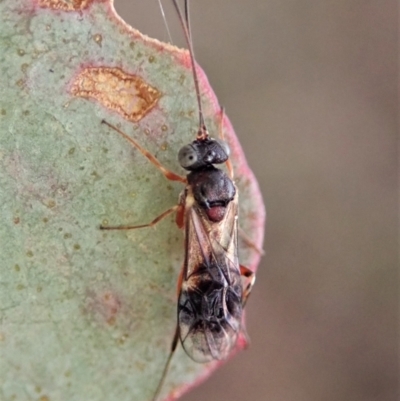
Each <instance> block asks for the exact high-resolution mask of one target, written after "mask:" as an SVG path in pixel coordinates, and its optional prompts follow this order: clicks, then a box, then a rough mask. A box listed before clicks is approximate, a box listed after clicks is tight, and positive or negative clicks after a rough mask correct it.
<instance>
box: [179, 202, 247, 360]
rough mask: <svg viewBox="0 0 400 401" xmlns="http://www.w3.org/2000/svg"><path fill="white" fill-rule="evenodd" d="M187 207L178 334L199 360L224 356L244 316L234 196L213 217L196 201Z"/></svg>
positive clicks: (190, 354)
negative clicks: (218, 217)
mask: <svg viewBox="0 0 400 401" xmlns="http://www.w3.org/2000/svg"><path fill="white" fill-rule="evenodd" d="M188 201H189V204H191V206H190V207H188V208H186V215H185V225H186V226H185V228H186V255H185V262H184V268H183V281H182V288H181V291H180V294H179V301H178V324H179V331H180V339H181V343H182V346H183V348H184V349H185V351H186V353H187V354H188V355H189V356H190V357H191V358H192V359H194V360H195V361H197V362H208V361H211V360H221V359H225V358H226V357H227V356H228V355H229V353H230V351H231V350H232V348H233V347H234V346H235V344H236V340H237V336H238V332H239V330H240V323H241V316H242V285H241V278H240V268H239V262H238V257H237V198H235V199H234V200H233V201H231V202H230V203H229V205H228V207H227V210H226V214H225V217H224V219H223V220H222V221H221V222H219V223H211V222H209V220H208V219H207V218H206V216H205V215H204V214H203V212H202V210H201V209H200V208H199V207H198V206H197V204H196V203H194V202H190V199H189V200H188Z"/></svg>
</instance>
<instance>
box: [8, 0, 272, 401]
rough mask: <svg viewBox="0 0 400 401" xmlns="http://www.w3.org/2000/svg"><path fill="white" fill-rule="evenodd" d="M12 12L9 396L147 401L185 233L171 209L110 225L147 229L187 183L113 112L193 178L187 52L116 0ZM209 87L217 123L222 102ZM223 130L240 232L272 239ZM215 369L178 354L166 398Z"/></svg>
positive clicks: (208, 112) (26, 0)
mask: <svg viewBox="0 0 400 401" xmlns="http://www.w3.org/2000/svg"><path fill="white" fill-rule="evenodd" d="M0 16H1V17H0V19H1V20H0V54H1V63H0V68H1V74H0V77H1V78H0V163H1V168H0V185H1V187H0V188H1V190H0V204H1V226H0V260H1V261H2V263H1V266H0V321H1V326H0V398H1V399H2V400H13V399H15V400H32V399H40V400H68V401H74V400H76V401H78V400H79V401H80V400H96V401H98V400H117V399H118V400H120V401H121V400H149V399H151V397H152V395H153V393H154V390H155V388H156V386H157V383H158V380H159V379H160V377H161V372H162V369H163V366H164V363H165V361H166V358H167V355H168V351H169V348H170V342H171V340H172V335H173V332H174V326H175V318H176V310H175V309H176V288H175V287H176V282H177V277H178V274H179V270H180V268H181V264H182V260H183V252H184V250H183V233H182V232H181V231H180V230H178V228H177V227H176V225H175V224H174V221H173V218H172V217H171V218H167V219H166V220H164V221H162V222H160V223H159V224H158V225H157V226H156V227H155V228H152V229H143V230H137V231H130V232H128V231H125V232H103V231H100V230H99V225H100V224H106V223H107V222H108V223H109V224H111V225H119V224H128V223H132V224H140V223H146V222H149V221H151V220H152V219H153V218H154V217H155V216H157V215H158V214H160V213H161V212H163V211H164V210H166V209H168V208H169V207H171V206H172V205H174V204H176V202H177V199H178V195H179V192H180V191H181V190H182V186H181V185H179V184H178V183H171V182H169V181H167V180H166V179H165V178H164V177H163V176H162V174H160V173H159V172H158V171H157V170H156V169H155V168H154V166H153V165H152V164H151V163H149V161H148V160H146V159H145V158H144V157H143V156H142V155H141V154H140V153H139V152H138V151H137V150H136V149H133V148H132V147H131V146H130V145H129V143H127V141H126V140H124V138H122V137H121V136H119V135H118V134H116V133H115V132H114V131H111V130H110V129H109V128H107V127H106V126H104V125H102V124H101V120H102V119H106V120H107V121H109V122H111V123H114V124H118V125H119V126H120V128H121V129H122V130H124V131H125V132H126V133H128V134H129V135H131V136H132V137H134V138H135V139H136V140H137V141H138V142H139V143H140V144H141V145H142V146H144V147H145V148H146V149H148V150H149V151H150V152H152V153H153V154H154V155H155V156H156V157H157V158H158V159H159V160H160V162H161V163H163V164H164V165H165V166H166V167H167V168H169V169H171V170H173V171H175V172H177V173H178V174H183V171H182V170H181V169H180V168H179V165H178V162H177V157H176V155H177V150H178V149H180V147H181V146H183V145H184V144H187V143H189V142H190V141H192V140H193V139H194V135H195V132H196V128H197V105H196V98H195V93H194V89H193V80H192V76H191V70H190V63H189V58H188V54H187V52H186V51H183V50H179V49H177V48H175V47H173V46H171V45H168V44H165V43H161V42H158V41H157V40H154V39H149V38H148V37H146V36H144V35H142V34H140V33H139V32H138V31H136V30H134V29H132V28H131V27H129V26H128V25H126V24H125V23H124V22H123V21H122V20H121V19H120V18H119V17H118V16H117V15H116V14H115V11H114V9H113V6H112V4H111V3H110V2H109V1H106V0H103V1H100V0H98V1H93V0H92V1H90V0H86V1H85V0H80V1H79V0H75V1H67V0H35V1H34V0H18V1H16V0H5V1H4V0H3V1H1V2H0ZM200 81H201V82H200V86H201V88H202V93H203V103H204V108H205V116H206V122H207V125H208V127H209V130H210V131H211V132H218V127H219V120H220V119H219V115H220V114H219V106H218V102H217V100H216V98H215V96H214V94H213V92H212V90H211V88H210V87H209V85H208V83H207V80H206V77H205V76H204V74H203V73H201V74H200ZM223 128H224V131H225V133H226V135H227V137H228V140H229V143H230V145H231V148H232V160H233V165H234V169H235V174H236V177H237V178H236V182H237V185H238V187H239V189H240V194H241V206H240V211H241V216H240V225H241V227H242V228H243V229H244V231H245V232H247V233H248V234H249V236H250V237H251V238H252V240H253V241H254V242H255V243H256V244H258V245H261V243H262V236H263V225H264V209H263V204H262V199H261V196H260V192H259V189H258V186H257V183H256V181H255V179H254V177H253V175H252V173H251V171H250V170H249V168H248V166H247V164H246V161H245V158H244V155H243V153H242V151H241V149H240V146H239V144H238V141H237V139H236V137H235V135H234V133H233V130H232V127H231V125H230V123H229V121H228V120H227V119H225V120H224V127H223ZM240 259H241V262H242V263H243V264H245V265H247V266H249V267H250V268H252V269H253V270H254V269H255V268H256V265H257V263H258V260H259V255H258V254H257V253H256V252H254V250H252V249H251V248H249V247H248V246H246V245H245V244H240ZM242 345H243V344H242ZM240 346H241V344H239V345H238V347H239V348H240ZM216 365H217V364H215V363H212V364H208V365H201V364H196V363H195V362H193V361H191V360H190V359H189V358H188V357H187V356H186V355H185V353H184V352H183V351H182V349H181V348H178V352H177V353H176V355H175V356H174V358H173V362H172V366H171V370H170V372H169V374H168V377H167V380H166V383H165V387H164V389H163V392H162V394H164V397H167V395H168V394H169V396H168V397H169V398H168V399H170V400H172V399H175V398H176V397H178V396H179V395H180V394H181V393H183V392H184V391H185V390H186V389H187V388H188V387H190V386H192V385H194V384H195V383H198V382H199V381H200V380H201V379H203V378H204V377H205V376H207V375H208V374H209V373H210V372H211V371H212V370H213V369H214V368H215V367H216Z"/></svg>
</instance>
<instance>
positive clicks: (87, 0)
mask: <svg viewBox="0 0 400 401" xmlns="http://www.w3.org/2000/svg"><path fill="white" fill-rule="evenodd" d="M38 3H39V7H42V8H51V9H53V10H63V11H77V10H84V9H85V8H86V7H87V6H88V5H89V4H91V3H93V0H39V1H38Z"/></svg>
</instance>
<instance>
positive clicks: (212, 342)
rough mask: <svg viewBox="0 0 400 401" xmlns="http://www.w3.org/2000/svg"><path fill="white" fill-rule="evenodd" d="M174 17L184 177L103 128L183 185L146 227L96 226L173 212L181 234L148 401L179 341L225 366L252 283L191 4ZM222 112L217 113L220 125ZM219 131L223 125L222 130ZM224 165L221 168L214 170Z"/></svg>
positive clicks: (195, 355) (196, 356) (191, 352)
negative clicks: (182, 79) (205, 97)
mask: <svg viewBox="0 0 400 401" xmlns="http://www.w3.org/2000/svg"><path fill="white" fill-rule="evenodd" d="M173 3H174V7H175V9H176V11H177V14H178V16H179V20H180V22H181V25H182V28H183V32H184V34H185V38H186V42H187V45H188V49H189V55H190V60H191V66H192V74H193V80H194V86H195V90H196V95H197V103H198V111H199V129H198V132H197V136H196V139H195V140H194V141H193V142H191V143H189V144H188V145H186V146H184V147H183V148H181V149H180V150H179V153H178V161H179V164H180V165H181V167H182V168H183V169H185V170H186V171H187V175H186V176H185V177H183V176H180V175H178V174H175V173H174V172H172V171H170V170H169V169H167V168H165V167H164V166H163V165H161V163H160V162H159V161H158V160H157V159H156V158H155V157H154V156H153V155H152V154H151V153H149V152H148V151H147V150H146V149H144V148H143V147H142V146H141V145H140V144H139V143H137V142H136V141H135V140H134V139H133V138H132V137H130V136H128V135H127V134H125V133H124V132H123V131H121V130H120V129H119V128H117V127H116V126H114V125H112V124H110V123H108V122H107V121H105V120H103V121H102V123H103V124H105V125H107V126H108V127H110V128H111V129H113V130H114V131H116V132H117V133H118V134H120V135H121V136H123V137H124V138H125V139H126V140H127V141H129V142H130V143H131V144H132V145H133V146H134V147H135V148H137V149H138V150H139V151H140V152H141V153H142V154H143V155H144V156H145V157H147V159H148V160H149V161H150V162H151V163H152V164H153V165H154V166H155V167H156V168H157V169H159V170H160V171H161V173H162V174H164V176H165V177H166V178H167V179H168V180H171V181H179V182H181V183H183V184H185V188H184V189H183V191H182V192H181V194H180V196H179V201H178V204H177V205H175V206H173V207H172V208H170V209H168V210H166V211H165V212H164V213H162V214H161V215H160V216H158V217H156V218H155V219H154V220H153V221H151V222H150V223H148V224H142V225H134V226H116V227H110V226H100V228H101V229H102V230H130V229H139V228H145V227H151V226H154V225H155V224H157V223H158V222H159V221H160V220H162V219H164V218H165V217H166V216H168V215H170V214H172V213H176V223H177V225H178V227H179V228H181V229H183V230H184V232H185V256H184V261H183V267H182V270H181V273H180V276H179V279H178V302H177V324H176V329H175V334H174V337H173V340H172V344H171V349H170V353H169V356H168V359H167V362H166V364H165V367H164V370H163V373H162V376H161V380H160V381H159V383H158V386H157V388H156V391H155V394H154V397H153V401H155V400H156V399H157V397H158V395H159V393H160V390H161V388H162V385H163V382H164V379H165V377H166V375H167V372H168V368H169V365H170V362H171V359H172V356H173V354H174V352H175V350H176V347H177V345H178V342H179V341H180V343H181V344H182V347H183V349H184V350H185V352H186V354H187V355H188V356H189V357H190V358H191V359H193V360H194V361H196V362H200V363H205V362H210V361H213V360H224V359H226V358H227V357H228V355H229V354H230V352H231V351H232V350H233V348H234V347H235V345H236V342H237V339H238V336H239V333H240V332H243V333H244V334H245V335H246V333H245V331H244V327H243V318H242V315H243V308H244V306H245V303H246V301H247V299H248V297H249V295H250V292H251V289H252V286H253V284H254V281H255V274H254V273H253V272H252V271H251V270H250V269H248V268H246V267H245V266H242V265H240V263H239V258H238V243H237V240H238V201H239V197H238V196H239V195H238V188H237V187H236V185H235V183H234V181H233V168H232V165H231V163H230V161H229V155H230V150H229V146H228V145H227V143H226V142H225V140H224V137H223V134H222V129H221V127H220V138H219V139H215V138H212V137H211V136H210V135H209V133H208V130H207V128H206V125H205V122H204V117H203V112H202V105H201V99H200V90H199V80H198V76H197V72H196V63H195V58H194V52H193V45H192V37H191V31H190V24H189V4H188V0H185V2H184V14H183V13H182V11H181V9H180V7H179V5H178V3H177V0H173ZM223 118H224V111H223V109H221V122H222V120H223ZM221 125H222V124H221ZM224 163H225V164H226V170H227V173H226V172H225V171H223V170H222V169H220V168H217V167H216V165H220V164H224Z"/></svg>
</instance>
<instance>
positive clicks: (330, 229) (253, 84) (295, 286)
mask: <svg viewBox="0 0 400 401" xmlns="http://www.w3.org/2000/svg"><path fill="white" fill-rule="evenodd" d="M166 3H171V2H170V1H166V0H164V4H165V7H166V11H167V14H168V21H169V25H170V29H171V31H172V33H173V39H174V43H176V44H178V45H181V46H183V45H184V42H183V40H182V32H181V31H180V27H179V24H178V22H177V20H176V18H175V16H174V15H173V13H171V12H170V11H172V9H171V7H169V6H170V4H166ZM115 5H116V8H117V10H118V11H119V12H120V14H121V15H122V16H123V18H124V19H125V20H126V21H128V22H129V23H130V24H132V25H133V26H135V27H137V28H139V29H140V30H141V31H142V32H144V33H147V34H149V35H150V36H153V37H157V38H159V39H161V40H167V39H168V37H167V34H166V29H165V26H164V23H163V20H162V18H161V13H160V10H159V8H158V4H157V0H125V1H124V0H118V1H116V4H115ZM191 5H192V7H191V15H192V25H193V32H194V38H195V39H194V42H195V51H196V56H197V59H198V62H199V63H200V64H201V65H202V67H203V68H204V69H205V71H206V72H207V74H208V76H209V79H210V81H211V84H212V86H213V87H214V90H215V91H216V93H217V95H218V97H219V99H220V102H221V104H223V105H224V106H225V107H226V110H227V114H228V115H229V117H230V119H231V121H232V122H233V125H234V127H235V130H236V133H237V135H238V136H239V138H240V140H241V142H242V145H243V147H244V150H245V152H246V154H247V158H248V161H249V163H250V165H251V167H252V168H253V170H254V172H255V174H256V176H257V177H258V179H259V182H260V186H261V189H262V191H263V194H264V199H265V202H266V204H267V212H268V222H267V230H266V239H265V245H264V247H265V250H266V256H265V257H264V259H263V261H262V263H261V265H260V268H259V273H258V277H257V285H256V287H255V289H254V293H253V295H252V297H251V299H250V302H249V304H248V308H247V309H248V312H247V316H248V331H249V333H250V336H251V338H252V345H251V348H250V349H249V350H248V351H247V352H243V353H241V354H240V355H238V356H237V357H236V358H234V360H232V361H230V362H229V363H228V364H226V365H225V367H224V368H222V369H221V370H220V371H219V372H217V373H216V374H214V375H213V376H212V378H210V379H209V380H208V381H207V382H206V383H204V384H203V385H201V386H200V387H198V388H197V389H196V390H194V391H193V392H191V393H190V394H188V395H186V396H184V397H183V398H182V400H184V401H204V400H209V401H214V400H218V401H219V400H229V401H243V400H250V401H261V400H262V401H264V400H268V401H269V400H272V401H303V400H304V401H313V400H324V401H329V400H332V401H339V400H340V401H341V400H346V401H347V400H350V401H358V400H360V401H370V400H371V401H372V400H379V401H392V400H393V401H394V400H396V399H397V397H398V388H397V384H398V383H397V379H398V366H397V364H398V356H397V345H398V341H397V335H396V325H397V321H398V311H397V306H398V302H397V296H396V292H397V287H398V277H397V269H396V266H397V244H398V243H397V223H398V220H397V162H396V160H397V144H396V135H397V132H396V130H397V116H396V114H397V110H398V103H397V82H396V79H397V76H396V74H397V65H396V63H397V58H398V53H397V51H398V49H397V43H396V41H397V32H396V23H397V16H398V14H397V10H396V7H397V3H396V2H395V1H386V0H379V1H376V0H375V1H372V0H318V1H312V0H286V1H285V0H259V1H255V0H246V1H243V0H229V1H222V0H201V1H200V0H193V1H192V2H191Z"/></svg>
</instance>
